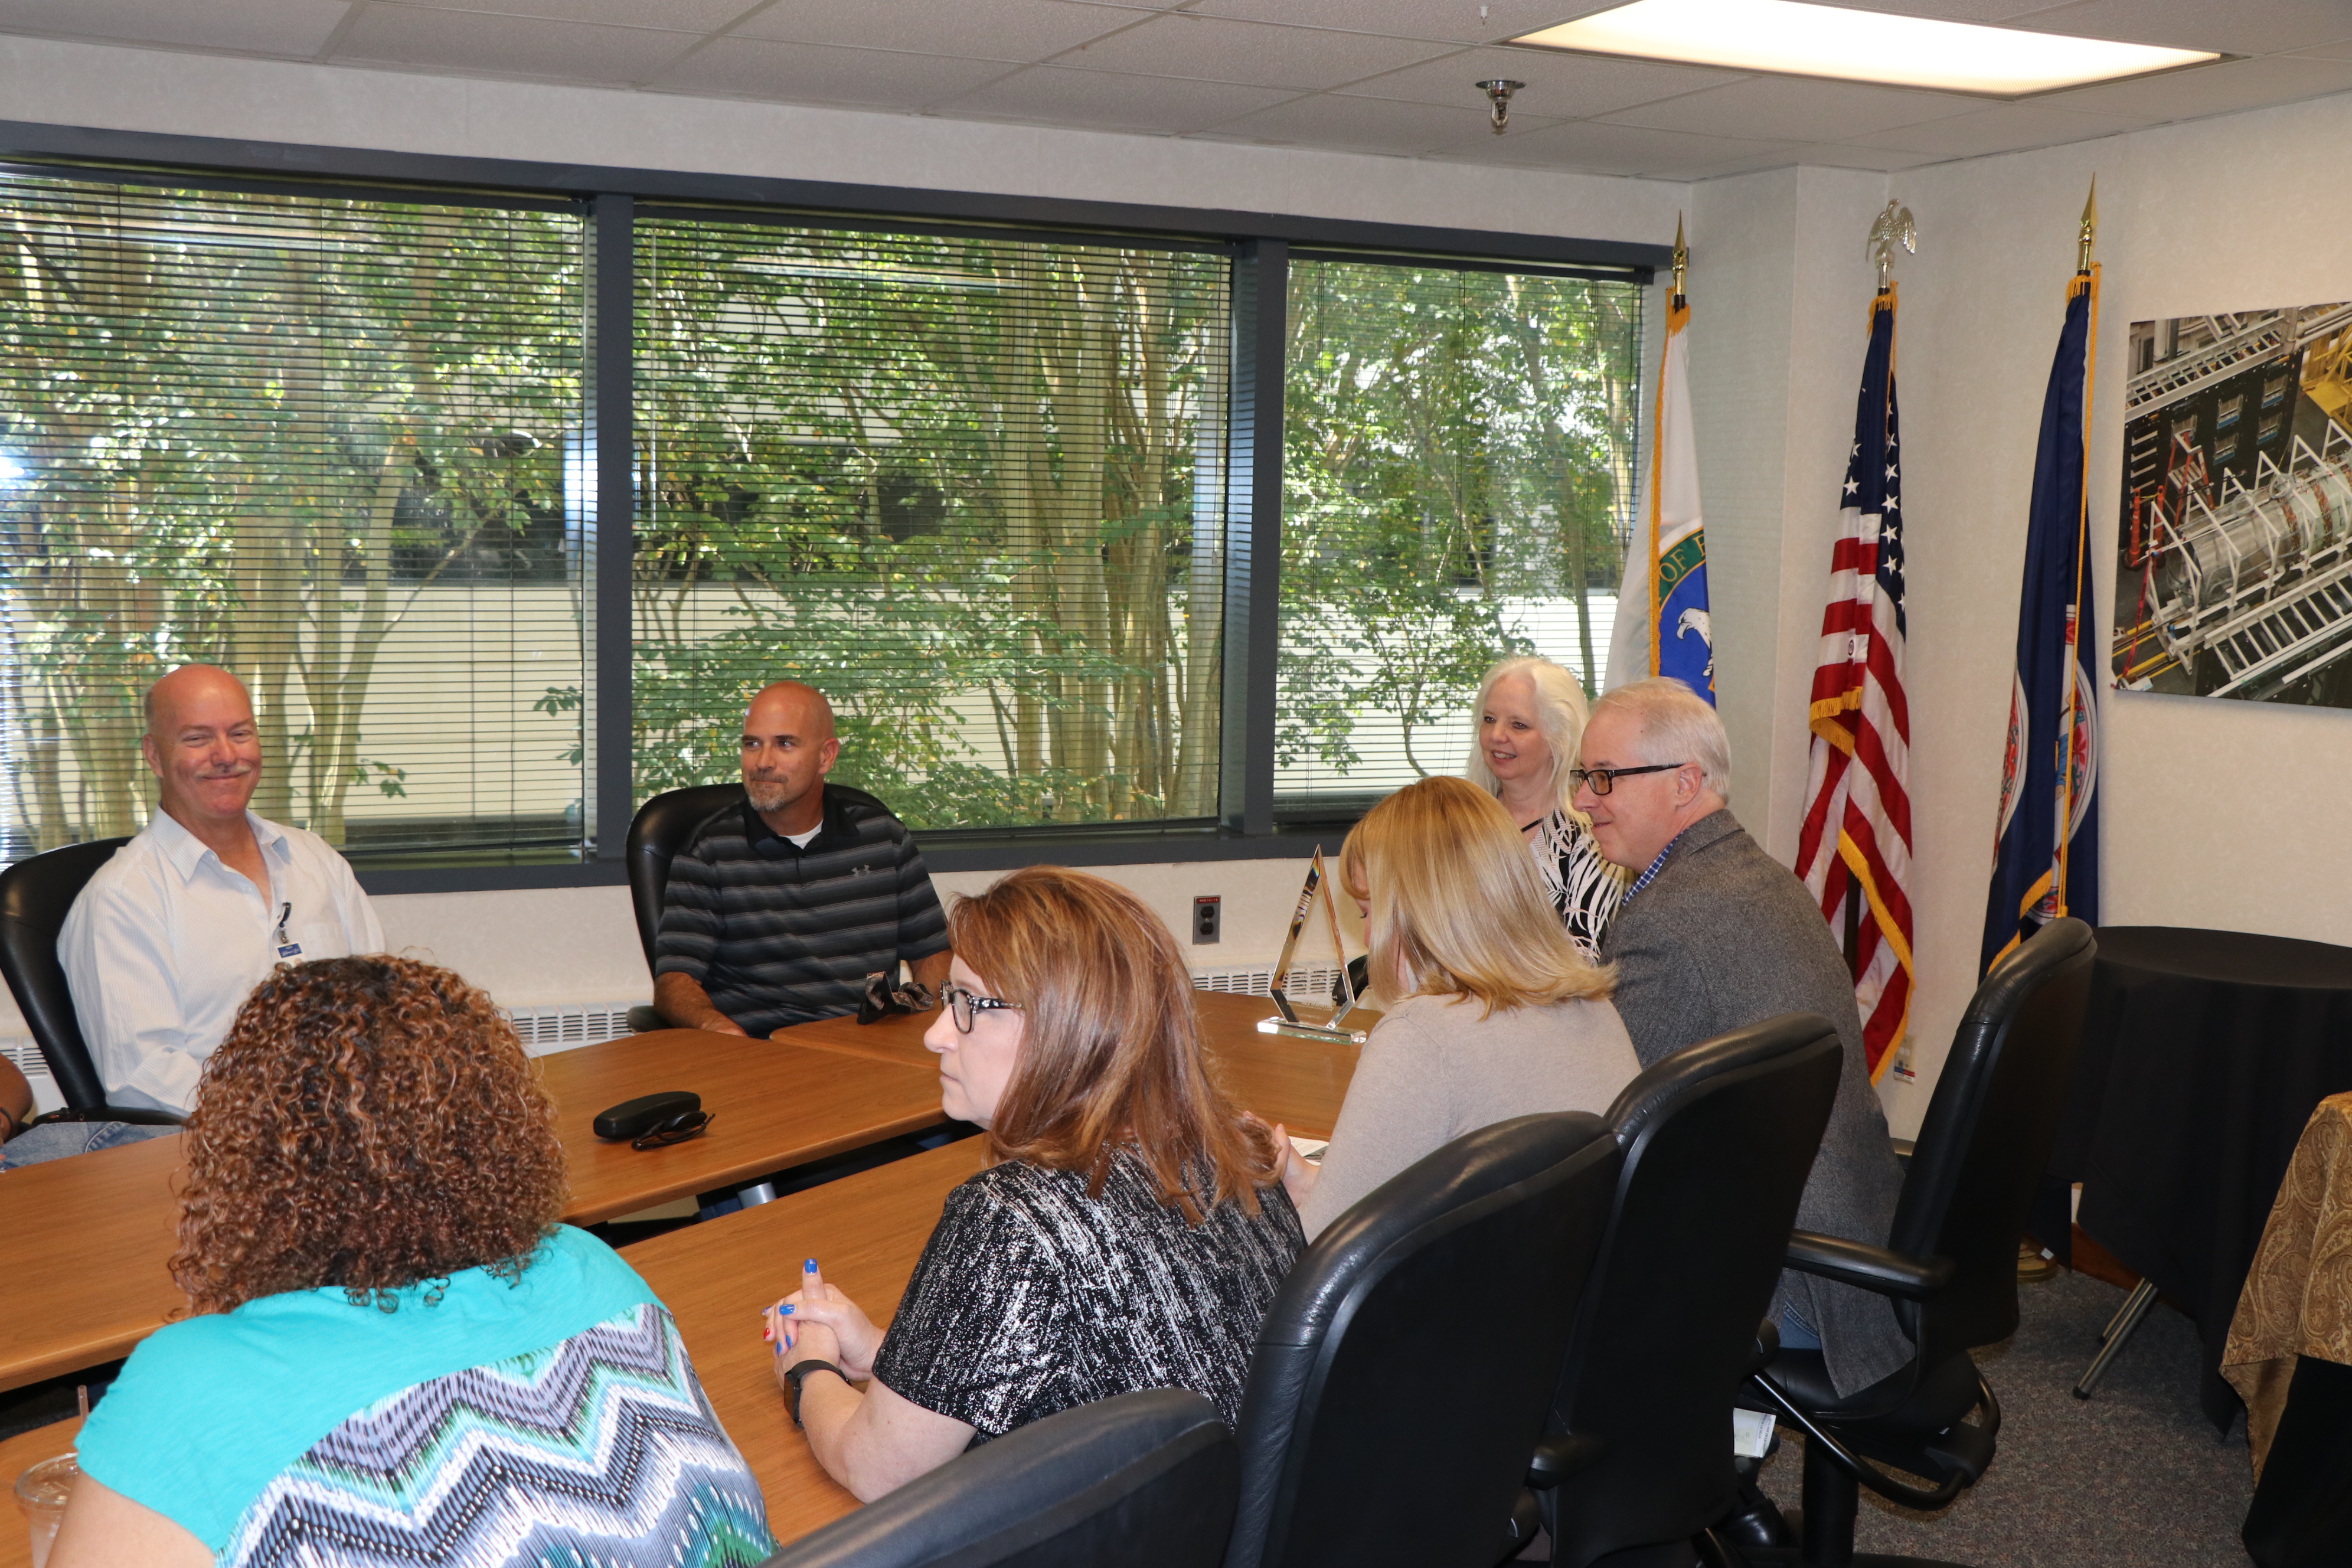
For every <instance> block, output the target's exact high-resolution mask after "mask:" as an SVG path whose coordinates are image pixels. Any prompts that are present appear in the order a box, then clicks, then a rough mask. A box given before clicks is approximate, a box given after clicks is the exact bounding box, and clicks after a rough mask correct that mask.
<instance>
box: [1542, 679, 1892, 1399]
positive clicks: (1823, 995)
mask: <svg viewBox="0 0 2352 1568" xmlns="http://www.w3.org/2000/svg"><path fill="white" fill-rule="evenodd" d="M1580 755H1581V760H1582V762H1583V764H1584V765H1583V766H1582V767H1581V768H1580V769H1578V770H1576V773H1577V791H1576V803H1575V804H1576V808H1577V809H1578V810H1579V811H1581V812H1584V813H1585V814H1587V815H1588V816H1590V817H1591V820H1592V835H1593V838H1594V840H1595V842H1597V843H1598V844H1599V845H1600V846H1601V853H1602V854H1603V855H1605V856H1607V857H1608V858H1610V860H1612V862H1614V863H1615V864H1617V865H1619V866H1622V867H1623V868H1625V869H1626V870H1627V871H1629V872H1631V873H1632V874H1633V878H1634V880H1633V887H1632V889H1631V890H1630V891H1628V892H1627V894H1626V895H1625V900H1624V901H1623V902H1622V904H1620V905H1619V906H1618V910H1617V918H1616V920H1615V921H1613V922H1612V924H1611V925H1610V928H1609V931H1608V934H1607V936H1606V937H1604V938H1603V939H1602V942H1601V960H1602V962H1604V963H1614V964H1615V965H1616V966H1617V992H1616V995H1615V998H1614V1000H1615V1002H1616V1004H1617V1011H1618V1013H1619V1015H1620V1016H1622V1017H1623V1018H1624V1020H1625V1027H1626V1029H1627V1031H1628V1032H1630V1033H1631V1034H1632V1035H1633V1050H1634V1054H1635V1055H1637V1056H1638V1057H1640V1058H1641V1059H1642V1063H1643V1066H1644V1067H1646V1066H1648V1065H1649V1064H1651V1063H1653V1062H1654V1061H1656V1060H1658V1059H1659V1058H1661V1057H1664V1056H1667V1055H1670V1054H1672V1053H1673V1052H1675V1051H1678V1050H1680V1049H1682V1048H1683V1047H1685V1046H1693V1045H1696V1044H1698V1043H1699V1042H1700V1041H1702V1040H1707V1039H1712V1038H1714V1037H1716V1036H1717V1035H1721V1034H1726V1033H1728V1032H1729V1031H1731V1030H1733V1029H1738V1028H1744V1027H1745V1026H1748V1025H1750V1024H1758V1023H1761V1022H1763V1021H1764V1020H1765V1019H1767V1018H1770V1017H1775V1016H1779V1015H1780V1014H1782V1013H1818V1014H1820V1015H1821V1016H1823V1017H1825V1018H1827V1019H1828V1020H1829V1021H1830V1022H1831V1023H1832V1025H1834V1026H1836V1028H1837V1032H1838V1038H1839V1039H1840V1040H1842V1041H1843V1043H1844V1045H1845V1060H1844V1064H1843V1067H1842V1068H1840V1076H1839V1079H1838V1092H1837V1102H1836V1105H1835V1106H1834V1108H1833V1109H1832V1110H1831V1112H1830V1123H1829V1129H1828V1131H1826V1132H1824V1133H1823V1134H1822V1150H1821V1154H1820V1156H1819V1157H1818V1158H1817V1159H1815V1161H1814V1162H1813V1171H1812V1175H1811V1178H1810V1179H1809V1180H1808V1181H1807V1182H1806V1184H1805V1195H1804V1200H1803V1202H1802V1203H1801V1204H1800V1205H1798V1209H1797V1224H1798V1226H1799V1227H1800V1228H1801V1229H1805V1230H1812V1231H1820V1232H1822V1233H1824V1234H1826V1235H1830V1236H1841V1237H1847V1238H1849V1239H1851V1240H1854V1241H1862V1242H1868V1243H1869V1244H1871V1245H1872V1246H1874V1247H1884V1246H1885V1245H1886V1237H1887V1232H1888V1230H1889V1228H1890V1227H1891V1226H1892V1225H1893V1224H1894V1219H1895V1196H1896V1194H1897V1193H1898V1191H1899V1190H1900V1188H1901V1186H1902V1184H1903V1173H1902V1170H1901V1168H1900V1167H1899V1166H1898V1165H1897V1164H1896V1163H1895V1148H1894V1144H1893V1142H1891V1141H1890V1139H1889V1137H1888V1135H1887V1131H1886V1113H1885V1110H1883V1109H1882V1108H1881V1107H1880V1105H1879V1101H1878V1093H1877V1091H1876V1090H1875V1089H1873V1088H1872V1087H1871V1083H1870V1074H1869V1070H1868V1068H1867V1066H1866V1065H1865V1064H1866V1061H1867V1058H1866V1057H1865V1056H1864V1051H1863V1037H1862V1016H1861V1014H1860V1012H1859V1011H1858V1010H1857V1009H1856V1007H1855V1005H1854V999H1853V975H1852V974H1851V973H1848V972H1847V970H1846V966H1845V961H1844V959H1843V957H1842V956H1841V955H1840V954H1839V952H1838V948H1837V943H1836V942H1835V940H1834V939H1833V938H1832V936H1831V934H1830V929H1829V922H1828V921H1824V920H1823V919H1822V912H1821V910H1819V909H1817V908H1815V907H1814V904H1813V900H1812V899H1811V896H1810V895H1809V894H1807V893H1806V891H1805V888H1804V884H1803V883H1801V882H1800V881H1798V880H1797V879H1796V878H1795V876H1793V875H1792V874H1791V873H1790V871H1789V869H1788V868H1787V867H1785V866H1782V865H1781V864H1780V862H1778V861H1777V860H1774V859H1773V858H1771V857H1770V856H1769V855H1767V854H1766V853H1764V850H1763V847H1761V846H1759V844H1758V843H1757V842H1756V840H1754V839H1753V838H1750V837H1748V833H1747V830H1746V829H1744V828H1742V827H1741V826H1739V823H1738V820H1737V819H1736V818H1734V817H1733V816H1732V815H1731V811H1730V808H1729V806H1728V805H1727V802H1728V799H1729V796H1730V793H1731V748H1730V743H1729V742H1728V741H1727V739H1726V737H1725V735H1724V732H1723V721H1722V719H1721V718H1719V717H1718V716H1717V713H1716V710H1715V709H1714V707H1713V705H1711V704H1710V703H1708V702H1706V700H1703V699H1702V698H1700V697H1699V696H1698V695H1697V694H1696V693H1695V692H1694V691H1692V690H1691V689H1690V688H1689V687H1687V686H1685V685H1684V684H1683V683H1682V682H1681V681H1679V680H1675V679H1666V678H1658V679H1650V680H1637V681H1633V682H1631V683H1629V684H1627V685H1625V686H1621V687H1619V688H1618V689H1616V690H1614V691H1612V692H1610V693H1608V694H1607V695H1606V696H1604V697H1602V698H1601V700H1600V701H1599V702H1598V703H1596V704H1594V706H1593V709H1592V718H1591V722H1590V723H1588V724H1587V725H1586V726H1585V730H1584V743H1583V747H1582V750H1581V753H1580ZM1776 1311H1777V1313H1778V1315H1779V1318H1780V1338H1781V1342H1782V1343H1783V1344H1784V1345H1787V1346H1789V1347H1790V1348H1792V1349H1811V1348H1812V1347H1813V1346H1815V1345H1819V1346H1820V1348H1821V1351H1822V1361H1823V1362H1824V1363H1825V1364H1826V1367H1827V1370H1828V1373H1829V1375H1830V1381H1831V1382H1832V1384H1834V1385H1835V1386H1836V1389H1837V1392H1838V1394H1839V1395H1840V1396H1841V1397H1843V1396H1844V1395H1847V1394H1853V1393H1855V1392H1857V1391H1859V1390H1861V1389H1864V1388H1867V1387H1869V1386H1870V1385H1871V1384H1874V1383H1876V1382H1878V1381H1879V1380H1880V1379H1881V1378H1884V1377H1886V1376H1888V1375H1889V1374H1890V1373H1894V1372H1895V1371H1896V1370H1897V1369H1899V1368H1900V1367H1902V1366H1903V1365H1904V1364H1905V1363H1907V1362H1908V1361H1909V1360H1910V1357H1911V1342H1910V1341H1909V1340H1907V1339H1906V1338H1905V1337H1904V1334H1903V1331H1902V1329H1901V1328H1900V1327H1899V1326H1898V1325H1897V1323H1896V1322H1895V1309H1894V1308H1893V1307H1892V1306H1891V1305H1890V1304H1889V1303H1888V1302H1887V1301H1886V1300H1885V1298H1883V1297H1879V1296H1874V1295H1872V1294H1870V1293H1869V1292H1867V1291H1864V1290H1857V1289H1854V1288H1853V1287H1852V1286H1850V1285H1834V1284H1832V1283H1830V1282H1829V1281H1828V1280H1826V1279H1815V1278H1813V1277H1812V1276H1811V1275H1806V1274H1799V1273H1795V1272H1793V1271H1791V1272H1784V1273H1783V1274H1782V1275H1781V1276H1780V1300H1779V1301H1778V1302H1777V1304H1776Z"/></svg>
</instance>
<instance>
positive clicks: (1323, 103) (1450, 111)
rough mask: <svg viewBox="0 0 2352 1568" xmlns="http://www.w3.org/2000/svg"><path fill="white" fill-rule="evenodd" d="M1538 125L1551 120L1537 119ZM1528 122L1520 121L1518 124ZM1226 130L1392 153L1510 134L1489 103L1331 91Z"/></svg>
mask: <svg viewBox="0 0 2352 1568" xmlns="http://www.w3.org/2000/svg"><path fill="white" fill-rule="evenodd" d="M1534 123H1535V124H1536V125H1538V126H1540V125H1545V124H1549V123H1551V121H1535V122H1534ZM1522 129H1523V127H1522V126H1521V125H1520V124H1519V123H1518V122H1517V121H1514V122H1513V126H1512V130H1513V132H1515V133H1516V132H1519V131H1521V130H1522ZM1217 134H1218V135H1220V136H1232V137H1244V138H1247V139H1248V140H1250V141H1253V142H1280V143H1282V144H1284V145H1286V146H1297V147H1331V148H1338V149H1340V150H1342V151H1345V152H1350V153H1393V154H1396V155H1398V156H1402V157H1412V156H1414V155H1416V154H1419V153H1430V152H1434V151H1436V150H1438V149H1441V148H1449V147H1455V146H1461V145H1464V144H1465V143H1467V144H1476V143H1479V142H1492V141H1497V140H1505V139H1506V138H1497V137H1496V136H1495V135H1494V134H1493V132H1492V131H1491V130H1490V128H1489V127H1488V125H1487V123H1486V110H1485V109H1484V108H1477V109H1472V108H1468V107H1464V108H1459V109H1455V108H1444V107H1441V106H1439V105H1437V104H1433V103H1397V102H1391V101H1390V100H1385V99H1377V98H1338V97H1333V96H1331V95H1328V94H1323V95H1318V96H1317V97H1314V98H1299V99H1293V100H1291V101H1290V102H1288V103H1285V104H1281V105H1278V106H1276V108H1273V109H1267V110H1260V111H1259V112H1257V113H1255V114H1247V115H1244V116H1243V117H1242V118H1240V119H1238V120H1231V121H1225V122H1224V123H1223V124H1221V125H1219V126H1218V127H1217Z"/></svg>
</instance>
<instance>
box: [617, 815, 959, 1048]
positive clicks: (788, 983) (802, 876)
mask: <svg viewBox="0 0 2352 1568" xmlns="http://www.w3.org/2000/svg"><path fill="white" fill-rule="evenodd" d="M947 947H948V922H947V916H946V914H945V913H944V912H942V911H941V910H940V900H939V895H938V894H936V893H934V892H933V891H932V890H931V878H930V873H929V872H928V871H926V870H925V869H924V868H923V857H922V855H921V853H920V852H919V851H918V850H917V849H916V847H915V841H914V839H913V838H911V837H908V833H907V829H906V826H905V824H903V823H901V822H900V821H899V820H898V818H897V817H895V816H891V815H890V813H889V811H888V810H887V808H885V807H884V806H883V805H882V803H881V802H879V801H877V800H876V799H875V798H874V797H873V796H872V795H866V794H865V793H864V792H862V791H859V790H853V789H847V788H845V787H843V786H842V785H839V784H826V785H825V786H824V825H823V826H821V827H820V828H819V829H818V830H817V836H816V837H814V838H812V839H810V840H809V843H808V847H807V848H805V849H803V848H802V847H799V846H798V845H795V844H794V843H793V841H792V840H791V839H789V838H784V837H779V836H778V835H777V834H776V833H775V832H774V831H773V830H772V828H770V827H769V826H768V825H767V824H766V823H765V822H762V821H761V819H760V816H759V814H758V813H757V812H755V811H753V810H752V809H751V803H750V802H749V801H744V802H741V803H739V804H737V805H730V806H728V807H727V808H726V809H725V810H723V811H720V812H718V813H715V814H714V815H713V816H711V817H710V818H709V820H708V821H706V822H704V823H703V825H702V826H699V827H698V828H696V829H695V830H694V836H693V837H691V838H689V839H688V840H687V845H686V847H685V848H684V849H682V850H680V851H679V852H678V855H677V858H676V859H674V860H672V861H671V862H670V868H669V886H668V889H667V892H666V893H665V894H664V896H663V902H662V918H661V929H660V931H659V932H658V933H657V934H656V937H655V939H654V973H656V974H657V975H658V974H683V975H685V976H687V977H688V979H691V980H693V981H695V982H696V983H698V984H700V985H701V987H702V988H703V990H705V991H707V992H709V994H710V1001H711V1005H713V1006H715V1007H717V1008H718V1009H719V1011H720V1012H722V1013H724V1014H726V1015H727V1016H729V1017H730V1018H732V1019H734V1020H735V1022H736V1023H738V1024H740V1025H741V1026H742V1027H743V1031H744V1033H746V1034H749V1035H751V1036H754V1037H760V1036H764V1035H766V1034H768V1033H769V1032H770V1031H771V1030H773V1029H777V1028H781V1027H782V1026H784V1025H786V1024H804V1023H807V1022H809V1021H810V1020H811V1019H814V1018H835V1017H839V1016H841V1015H843V1014H845V1013H855V1012H856V1011H857V1005H858V1002H859V1000H860V999H861V998H862V997H863V996H864V995H865V994H866V976H867V975H868V974H871V973H875V972H876V971H877V970H882V971H887V973H890V974H891V975H893V976H894V977H895V976H896V975H897V973H898V961H899V960H900V959H902V958H903V959H906V960H908V962H910V963H911V962H912V961H914V960H916V959H919V958H928V957H929V956H930V955H931V954H932V953H935V952H946V951H947Z"/></svg>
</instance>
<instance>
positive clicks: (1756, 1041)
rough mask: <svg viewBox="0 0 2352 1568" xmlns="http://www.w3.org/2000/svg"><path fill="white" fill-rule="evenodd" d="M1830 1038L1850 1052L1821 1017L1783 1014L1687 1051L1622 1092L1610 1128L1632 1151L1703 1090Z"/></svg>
mask: <svg viewBox="0 0 2352 1568" xmlns="http://www.w3.org/2000/svg"><path fill="white" fill-rule="evenodd" d="M1824 1038H1826V1039H1827V1040H1829V1041H1830V1042H1831V1044H1832V1046H1835V1047H1836V1048H1838V1049H1840V1050H1843V1049H1844V1047H1843V1044H1842V1043H1841V1042H1839V1040H1838V1037H1837V1030H1836V1028H1835V1027H1834V1026H1832V1024H1831V1023H1830V1021H1829V1020H1828V1019H1827V1018H1824V1017H1822V1016H1821V1015H1820V1014H1819V1013H1783V1014H1781V1015H1780V1016H1778V1017H1774V1018H1767V1019H1765V1020H1764V1021H1763V1022H1762V1023H1760V1024H1750V1025H1748V1026H1747V1027H1746V1028H1744V1029H1734V1030H1732V1031H1731V1032H1730V1033H1729V1034H1727V1035H1717V1037H1715V1038H1713V1039H1711V1040H1702V1041H1700V1042H1699V1043H1698V1044H1696V1045H1695V1046H1685V1047H1683V1048H1682V1049H1681V1050H1678V1051H1675V1052H1673V1053H1671V1054H1670V1055H1667V1056H1664V1057H1661V1058H1658V1060H1656V1061H1654V1062H1653V1063H1651V1064H1650V1065H1649V1066H1648V1067H1646V1068H1643V1069H1642V1071H1641V1073H1640V1074H1639V1075H1638V1076H1636V1077H1635V1078H1634V1079H1633V1082H1631V1083H1629V1084H1627V1085H1626V1086H1625V1087H1624V1089H1622V1090H1621V1091H1619V1093H1618V1096H1617V1100H1616V1103H1615V1104H1613V1105H1612V1106H1611V1107H1610V1108H1609V1112H1608V1120H1609V1124H1610V1125H1611V1126H1612V1127H1614V1128H1615V1129H1616V1130H1617V1141H1618V1142H1620V1143H1622V1144H1626V1145H1628V1146H1630V1145H1632V1144H1633V1143H1636V1142H1640V1141H1641V1140H1642V1138H1643V1136H1644V1135H1645V1134H1646V1133H1647V1132H1648V1131H1649V1130H1650V1129H1651V1128H1652V1127H1654V1125H1656V1123H1657V1122H1658V1121H1661V1120H1662V1119H1663V1118H1664V1117H1665V1115H1666V1114H1667V1113H1668V1112H1669V1111H1671V1110H1673V1109H1674V1108H1675V1105H1677V1104H1678V1103H1680V1101H1681V1100H1682V1099H1683V1097H1684V1096H1685V1095H1686V1094H1688V1093H1689V1092H1690V1091H1691V1090H1692V1089H1694V1088H1696V1086H1697V1085H1699V1084H1703V1083H1705V1082H1706V1081H1707V1080H1708V1079H1715V1078H1719V1077H1721V1076H1722V1075H1723V1074H1725V1073H1727V1072H1737V1071H1738V1070H1739V1069H1740V1068H1747V1067H1753V1066H1755V1065H1756V1064H1757V1063H1759V1062H1769V1061H1772V1060H1775V1059H1777V1058H1780V1057H1783V1056H1786V1055H1788V1054H1790V1052H1793V1051H1801V1050H1802V1049H1804V1048H1805V1047H1807V1046H1810V1045H1811V1044H1813V1043H1814V1042H1815V1041H1818V1040H1822V1039H1824Z"/></svg>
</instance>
